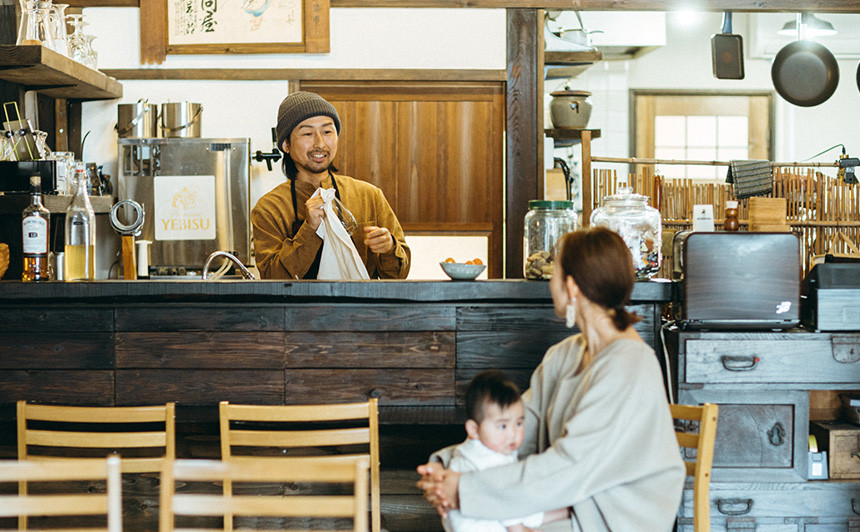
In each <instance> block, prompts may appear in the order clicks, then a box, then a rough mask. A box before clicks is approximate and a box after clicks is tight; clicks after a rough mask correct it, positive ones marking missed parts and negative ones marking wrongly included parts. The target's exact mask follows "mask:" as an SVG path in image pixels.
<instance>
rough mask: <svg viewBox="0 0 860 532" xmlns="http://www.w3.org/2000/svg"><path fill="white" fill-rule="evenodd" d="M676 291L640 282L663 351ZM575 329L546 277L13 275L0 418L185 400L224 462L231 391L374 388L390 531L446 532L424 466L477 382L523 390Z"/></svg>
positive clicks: (360, 396) (456, 426)
mask: <svg viewBox="0 0 860 532" xmlns="http://www.w3.org/2000/svg"><path fill="white" fill-rule="evenodd" d="M670 292H671V285H670V284H669V283H658V282H647V283H637V284H636V287H635V290H634V292H633V299H634V304H633V309H634V310H635V311H637V312H638V313H639V314H640V315H642V316H643V317H644V318H645V319H644V320H643V321H642V322H640V323H639V324H637V328H638V329H639V331H640V333H641V334H642V336H643V338H645V340H646V341H647V342H649V343H651V344H652V345H659V338H660V336H659V326H660V312H661V307H662V303H664V302H666V301H668V300H669V298H670ZM569 334H571V331H570V330H569V329H567V328H566V327H565V326H564V322H563V320H561V319H559V318H557V317H556V316H555V314H554V312H553V307H552V299H551V296H550V293H549V286H548V283H546V282H539V281H524V280H518V281H477V282H452V281H443V282H436V281H404V282H394V281H370V282H334V283H332V282H319V281H299V282H280V281H215V282H203V281H97V282H91V283H62V282H54V283H40V284H37V283H21V282H12V281H4V282H0V419H2V420H3V421H6V422H7V423H8V422H10V421H11V420H12V419H13V418H14V409H13V408H12V404H13V403H14V401H17V400H21V399H25V400H27V401H34V402H44V403H58V404H79V405H140V404H155V403H164V402H167V401H175V402H176V403H177V417H178V422H179V424H180V428H179V430H178V432H179V437H180V439H181V441H180V442H179V445H178V449H179V450H178V452H179V453H180V454H181V455H182V456H184V457H198V456H205V457H218V446H217V423H215V422H216V420H217V403H218V401H222V400H227V401H230V402H234V403H257V404H301V403H333V402H347V401H366V400H367V399H368V398H369V397H377V398H379V403H380V417H381V422H382V423H383V426H382V428H381V432H382V445H383V447H382V466H383V518H384V525H385V526H386V528H388V529H389V530H438V529H439V521H438V518H436V517H435V514H434V513H433V512H432V510H431V509H430V508H429V506H427V505H426V504H425V503H423V501H422V500H421V499H420V496H419V495H418V493H417V490H416V489H415V488H414V482H415V480H416V475H415V473H414V467H415V466H416V465H417V464H419V463H421V462H422V461H423V460H425V459H426V458H427V456H428V455H429V453H430V452H432V451H433V450H435V449H436V448H439V447H441V446H442V445H446V444H449V443H455V442H457V441H459V440H460V439H461V438H463V437H464V435H465V432H464V431H463V428H462V424H461V423H462V417H461V415H460V414H459V410H458V408H457V407H458V406H459V405H460V404H461V403H462V392H463V391H464V388H465V386H466V384H467V383H468V381H469V379H470V378H471V377H472V376H473V375H474V374H475V373H477V372H478V371H481V370H483V369H487V368H500V369H503V370H504V371H505V372H507V373H508V374H509V375H510V376H511V377H512V378H514V380H515V381H516V382H517V383H518V384H519V385H520V386H522V387H523V388H525V387H527V384H528V379H529V376H530V374H531V371H532V370H533V369H534V367H535V366H536V365H537V364H538V363H539V362H540V360H541V357H542V356H543V354H544V352H545V351H546V349H547V348H548V347H549V346H551V345H552V344H554V343H556V342H558V341H560V340H562V339H563V338H564V337H566V336H567V335H569ZM658 352H659V351H658ZM660 358H661V361H662V357H660ZM201 426H203V427H204V429H201V428H200V427H201ZM206 427H208V429H207V428H206ZM10 443H11V442H4V446H7V447H5V449H6V451H4V452H9V451H8V450H9V449H10V447H8V445H9V444H10ZM11 455H12V456H14V446H11ZM152 502H153V501H149V503H150V504H151V503H152ZM142 506H143V507H146V506H147V505H146V504H142ZM150 511H151V510H150ZM144 513H145V512H144ZM146 517H147V516H142V517H140V518H139V520H140V522H145V521H146V519H145V518H146ZM135 521H137V519H135Z"/></svg>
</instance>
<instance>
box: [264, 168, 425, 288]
mask: <svg viewBox="0 0 860 532" xmlns="http://www.w3.org/2000/svg"><path fill="white" fill-rule="evenodd" d="M335 179H336V180H337V188H338V192H339V194H340V200H341V202H342V203H343V204H344V205H345V206H346V208H347V209H349V210H350V212H352V215H353V216H354V217H355V220H356V221H357V222H358V229H357V230H356V231H355V233H353V235H352V241H353V243H354V244H355V248H356V250H357V251H358V254H359V255H360V256H361V260H362V261H363V262H364V265H365V266H366V267H367V274H368V275H369V276H370V278H371V279H374V278H380V279H405V278H406V276H407V275H408V274H409V266H410V251H409V247H408V246H407V245H406V240H405V237H404V236H403V228H401V227H400V222H399V221H398V220H397V217H396V216H395V215H394V211H393V210H391V206H390V205H389V204H388V201H386V199H385V196H384V195H383V194H382V190H380V189H379V188H377V187H375V186H373V185H371V184H370V183H367V182H365V181H360V180H358V179H353V178H352V177H349V176H344V175H335ZM320 186H321V187H322V188H332V183H331V178H330V177H326V178H325V179H323V181H322V183H321V184H320ZM315 191H316V187H314V186H313V185H311V184H309V183H305V182H303V181H297V182H296V207H297V208H298V211H299V219H300V220H304V219H306V217H307V213H306V212H305V202H306V201H307V200H308V198H310V197H311V195H312V194H313V193H314V192H315ZM295 219H296V216H295V212H293V204H292V198H291V194H290V182H289V181H287V182H286V183H281V184H280V185H278V186H277V187H275V188H274V189H272V191H270V192H269V193H267V194H266V195H264V196H263V197H262V198H260V200H259V201H258V202H257V205H255V206H254V209H253V210H252V211H251V224H252V225H253V227H254V253H255V257H256V265H257V269H259V270H260V275H261V276H262V277H263V278H264V279H301V278H303V277H304V276H305V274H306V273H307V271H308V269H309V268H310V267H311V264H312V263H313V261H314V258H316V255H317V252H318V251H319V250H320V246H322V243H323V241H322V239H321V238H320V237H319V236H318V235H317V234H316V230H315V229H312V228H311V227H310V225H309V224H302V226H301V228H299V230H298V232H297V233H296V234H293V230H292V225H293V221H294V220H295ZM371 225H374V226H377V227H385V228H387V229H388V230H389V231H390V232H391V234H392V236H394V240H395V246H394V249H393V250H392V251H390V252H389V253H385V254H381V255H377V254H376V253H372V252H371V251H370V250H369V249H367V246H366V245H364V227H366V226H371Z"/></svg>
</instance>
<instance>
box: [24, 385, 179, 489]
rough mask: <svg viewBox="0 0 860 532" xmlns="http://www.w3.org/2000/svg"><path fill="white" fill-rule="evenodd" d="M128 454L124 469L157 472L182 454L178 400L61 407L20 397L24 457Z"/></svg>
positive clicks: (125, 471)
mask: <svg viewBox="0 0 860 532" xmlns="http://www.w3.org/2000/svg"><path fill="white" fill-rule="evenodd" d="M106 452H118V453H120V454H122V456H123V460H122V472H123V473H157V472H159V471H160V470H161V461H162V459H163V458H165V457H167V458H174V457H175V456H176V408H175V405H174V403H167V404H165V405H156V406H107V407H94V406H57V405H36V404H30V403H27V402H26V401H18V459H19V460H53V459H56V458H60V457H63V458H69V457H75V458H88V457H96V456H104V454H105V453H106Z"/></svg>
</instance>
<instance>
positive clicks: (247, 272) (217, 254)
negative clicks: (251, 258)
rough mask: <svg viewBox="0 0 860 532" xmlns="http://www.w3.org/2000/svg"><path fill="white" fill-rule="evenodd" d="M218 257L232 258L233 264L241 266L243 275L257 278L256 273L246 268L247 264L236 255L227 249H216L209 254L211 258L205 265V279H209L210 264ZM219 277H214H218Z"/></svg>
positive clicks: (240, 269) (248, 277)
mask: <svg viewBox="0 0 860 532" xmlns="http://www.w3.org/2000/svg"><path fill="white" fill-rule="evenodd" d="M218 257H224V258H225V259H229V260H231V261H232V262H233V264H235V265H236V266H237V267H238V268H239V271H240V272H242V277H244V278H245V279H256V277H254V274H253V273H251V270H249V269H248V268H246V267H245V265H244V264H242V261H241V260H239V259H238V258H236V256H235V255H233V254H232V253H230V252H227V251H215V252H213V253H212V254H211V255H209V258H208V259H206V264H204V265H203V280H204V281H206V280H209V265H210V264H212V261H213V260H215V259H216V258H218ZM218 277H220V276H218ZM218 277H213V278H215V279H217V278H218Z"/></svg>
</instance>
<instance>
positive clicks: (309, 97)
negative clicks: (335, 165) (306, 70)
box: [275, 91, 340, 149]
mask: <svg viewBox="0 0 860 532" xmlns="http://www.w3.org/2000/svg"><path fill="white" fill-rule="evenodd" d="M314 116H329V117H331V118H332V120H334V128H335V130H337V132H338V134H339V133H340V117H338V116H337V109H335V108H334V106H333V105H332V104H330V103H328V102H327V101H325V99H323V97H322V96H320V95H319V94H315V93H313V92H307V91H299V92H294V93H292V94H290V95H289V96H287V97H286V98H284V101H282V102H281V106H280V107H278V125H277V127H276V128H275V131H276V132H277V135H278V149H280V148H281V146H282V145H283V143H284V140H286V139H287V138H289V136H290V133H292V132H293V129H295V127H296V126H297V125H299V124H300V123H301V122H302V121H304V120H307V119H308V118H311V117H314Z"/></svg>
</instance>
